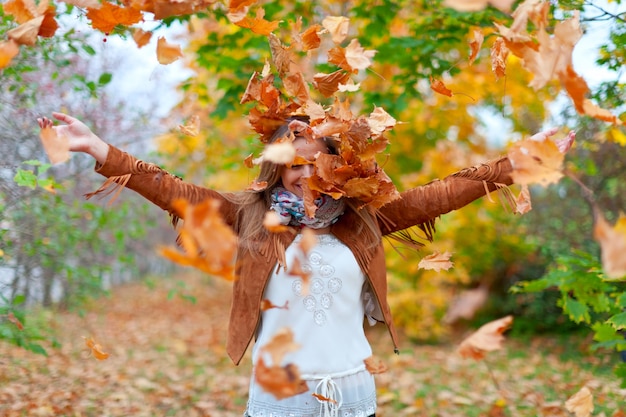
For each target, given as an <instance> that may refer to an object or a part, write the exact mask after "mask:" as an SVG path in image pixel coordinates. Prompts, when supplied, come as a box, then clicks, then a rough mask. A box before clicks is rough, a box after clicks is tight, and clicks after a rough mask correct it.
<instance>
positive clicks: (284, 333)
mask: <svg viewBox="0 0 626 417" xmlns="http://www.w3.org/2000/svg"><path fill="white" fill-rule="evenodd" d="M298 349H300V345H298V344H297V343H295V342H294V340H293V332H292V331H291V330H290V329H288V328H283V329H280V330H279V331H278V332H276V334H275V335H274V337H272V339H271V340H270V341H269V342H268V343H266V344H265V345H263V346H262V347H261V348H260V357H259V361H258V362H257V365H256V369H255V372H254V376H255V379H256V381H257V383H258V384H259V385H260V386H261V387H262V388H263V390H265V391H266V392H268V393H270V394H272V395H274V397H276V398H277V399H279V400H280V399H283V398H287V397H291V396H294V395H298V394H302V393H303V392H306V391H308V387H307V385H306V382H305V381H303V380H302V379H300V371H299V370H298V367H297V366H295V365H294V364H287V365H285V366H281V363H282V361H283V358H284V356H285V355H286V354H287V353H289V352H293V351H296V350H298ZM266 356H269V358H271V362H272V363H271V366H270V365H266V363H265V359H264V358H265V357H266Z"/></svg>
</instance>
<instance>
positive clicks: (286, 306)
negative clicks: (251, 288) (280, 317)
mask: <svg viewBox="0 0 626 417" xmlns="http://www.w3.org/2000/svg"><path fill="white" fill-rule="evenodd" d="M272 308H277V309H279V310H289V301H285V304H283V305H282V306H278V305H276V304H274V303H272V302H271V301H270V300H267V299H263V300H261V311H267V310H270V309H272Z"/></svg>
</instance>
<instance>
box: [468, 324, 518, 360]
mask: <svg viewBox="0 0 626 417" xmlns="http://www.w3.org/2000/svg"><path fill="white" fill-rule="evenodd" d="M512 324H513V316H506V317H503V318H501V319H498V320H494V321H491V322H489V323H487V324H484V325H483V326H481V327H480V328H479V329H478V330H476V331H475V332H474V333H472V334H471V335H470V336H469V337H468V338H466V339H465V340H463V341H462V342H461V344H460V345H459V347H458V349H457V351H458V352H459V354H460V355H461V356H462V357H464V358H473V359H477V360H480V359H483V358H484V357H485V354H486V353H487V352H492V351H494V350H499V349H502V343H503V342H504V336H503V335H502V333H504V332H505V331H506V330H508V329H509V328H510V327H511V325H512Z"/></svg>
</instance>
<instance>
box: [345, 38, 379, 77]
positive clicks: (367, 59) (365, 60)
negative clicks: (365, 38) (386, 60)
mask: <svg viewBox="0 0 626 417" xmlns="http://www.w3.org/2000/svg"><path fill="white" fill-rule="evenodd" d="M344 52H345V57H346V62H347V63H348V65H350V67H351V68H352V70H353V71H358V70H364V69H366V68H369V67H370V66H371V65H372V58H373V57H374V55H376V52H377V51H375V50H365V49H364V48H363V47H362V46H361V44H360V43H359V41H358V40H356V39H352V40H351V41H350V43H349V44H348V46H346V48H345V50H344Z"/></svg>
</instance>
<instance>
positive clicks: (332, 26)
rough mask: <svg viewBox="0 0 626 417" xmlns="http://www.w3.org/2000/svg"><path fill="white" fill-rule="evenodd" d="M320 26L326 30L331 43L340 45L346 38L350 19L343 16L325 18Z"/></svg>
mask: <svg viewBox="0 0 626 417" xmlns="http://www.w3.org/2000/svg"><path fill="white" fill-rule="evenodd" d="M322 26H324V28H325V29H326V30H328V32H329V33H330V35H331V37H332V40H333V42H334V43H336V44H340V43H341V42H343V41H344V40H345V39H346V37H348V30H349V28H350V19H348V18H347V17H344V16H326V17H325V18H324V20H322Z"/></svg>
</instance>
